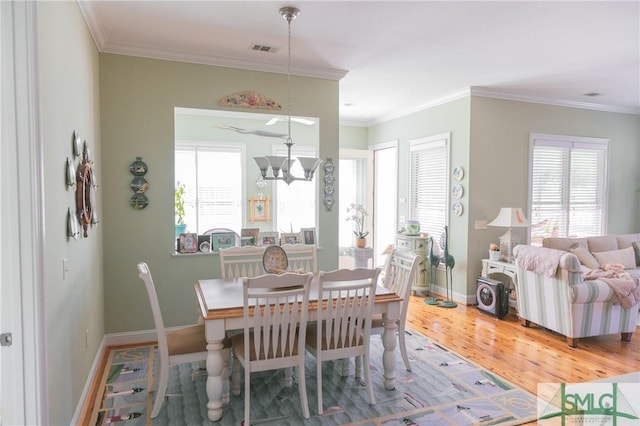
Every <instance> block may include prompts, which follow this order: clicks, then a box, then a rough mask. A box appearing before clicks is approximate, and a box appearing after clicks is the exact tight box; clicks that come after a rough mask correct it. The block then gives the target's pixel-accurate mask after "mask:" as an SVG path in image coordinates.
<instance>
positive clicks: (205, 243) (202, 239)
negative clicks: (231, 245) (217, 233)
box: [198, 235, 211, 253]
mask: <svg viewBox="0 0 640 426" xmlns="http://www.w3.org/2000/svg"><path fill="white" fill-rule="evenodd" d="M198 250H199V251H200V252H201V253H209V252H210V251H211V235H198Z"/></svg>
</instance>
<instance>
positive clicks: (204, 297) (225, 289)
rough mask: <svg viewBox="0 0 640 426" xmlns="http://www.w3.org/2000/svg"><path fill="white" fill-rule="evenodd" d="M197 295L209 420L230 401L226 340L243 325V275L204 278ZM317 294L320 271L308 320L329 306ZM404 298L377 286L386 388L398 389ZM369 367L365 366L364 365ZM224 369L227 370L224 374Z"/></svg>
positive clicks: (219, 415) (376, 305)
mask: <svg viewBox="0 0 640 426" xmlns="http://www.w3.org/2000/svg"><path fill="white" fill-rule="evenodd" d="M195 291H196V297H197V299H198V304H199V306H200V311H201V314H202V318H203V319H204V324H205V335H206V340H207V351H208V352H209V354H208V356H207V384H206V389H207V398H208V403H207V414H208V417H209V420H211V421H218V420H220V419H221V418H222V407H223V404H225V403H228V402H229V375H228V372H229V370H228V368H229V365H228V360H229V356H228V354H229V352H228V349H225V348H224V343H223V340H224V338H225V335H226V333H227V332H228V331H232V330H242V329H243V327H244V314H243V304H244V302H243V295H242V278H231V279H202V280H199V281H198V283H197V284H195ZM322 299H323V298H319V297H318V278H317V275H316V276H315V277H314V278H313V280H312V282H311V289H310V290H309V315H308V320H309V321H315V320H316V319H317V314H318V310H319V309H324V308H325V307H326V300H325V301H324V303H323V300H322ZM401 302H402V298H401V297H400V296H398V295H397V294H395V293H394V292H392V291H391V290H389V289H386V288H384V287H382V286H380V285H378V286H377V288H376V295H375V303H374V307H373V312H374V314H382V315H383V318H384V319H385V329H384V333H383V335H382V344H383V346H384V351H383V353H382V365H383V366H384V373H383V381H384V387H385V389H387V390H393V389H395V372H394V366H395V348H396V332H397V329H398V326H397V324H396V320H397V319H398V318H399V316H400V303H401ZM365 368H366V366H365ZM223 371H224V374H223Z"/></svg>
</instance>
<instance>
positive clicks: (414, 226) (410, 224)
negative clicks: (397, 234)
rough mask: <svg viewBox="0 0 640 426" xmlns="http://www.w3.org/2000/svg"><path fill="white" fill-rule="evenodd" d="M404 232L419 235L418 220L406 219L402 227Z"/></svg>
mask: <svg viewBox="0 0 640 426" xmlns="http://www.w3.org/2000/svg"><path fill="white" fill-rule="evenodd" d="M404 232H405V234H407V235H419V234H420V222H418V221H417V220H408V221H407V224H406V225H405V227H404Z"/></svg>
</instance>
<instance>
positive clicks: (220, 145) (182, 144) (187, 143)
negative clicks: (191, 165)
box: [174, 140, 247, 233]
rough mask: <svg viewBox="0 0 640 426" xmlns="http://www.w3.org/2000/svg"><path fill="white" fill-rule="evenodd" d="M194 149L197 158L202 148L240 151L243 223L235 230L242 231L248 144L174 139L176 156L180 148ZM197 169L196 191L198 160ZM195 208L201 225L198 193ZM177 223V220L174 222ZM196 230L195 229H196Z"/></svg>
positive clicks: (214, 150)
mask: <svg viewBox="0 0 640 426" xmlns="http://www.w3.org/2000/svg"><path fill="white" fill-rule="evenodd" d="M181 148H182V150H184V151H187V150H193V151H195V155H196V157H195V158H196V160H197V155H198V150H199V149H202V150H207V151H209V152H211V151H213V152H223V151H224V152H234V153H239V154H240V164H241V170H240V171H239V175H240V179H241V182H240V187H241V191H240V192H241V193H240V211H241V216H242V217H241V223H240V229H238V230H237V231H235V230H234V231H235V232H238V233H240V230H241V228H242V227H243V226H244V224H245V223H246V220H247V205H246V204H247V203H246V199H247V196H246V180H247V161H246V151H247V148H246V145H245V144H244V143H230V142H218V141H203V140H196V141H194V140H176V141H174V156H175V152H176V151H179V150H181ZM195 167H196V170H195V176H196V191H197V188H198V183H197V180H198V170H197V167H198V165H197V161H196V164H195ZM175 169H176V164H175V161H174V183H175V182H176V172H175ZM195 208H196V224H197V225H198V226H199V224H198V222H199V219H198V214H197V209H198V199H197V195H196V200H195ZM174 223H175V222H174ZM198 226H196V227H195V229H198ZM200 231H201V232H205V231H207V230H206V229H204V230H199V231H198V232H199V233H201V232H200ZM194 232H195V231H194Z"/></svg>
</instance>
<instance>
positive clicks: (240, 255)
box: [218, 246, 265, 278]
mask: <svg viewBox="0 0 640 426" xmlns="http://www.w3.org/2000/svg"><path fill="white" fill-rule="evenodd" d="M264 249H265V248H264V247H255V246H245V247H230V248H226V249H221V250H220V251H219V252H218V255H219V256H220V273H221V275H222V278H240V277H256V276H258V275H262V274H264V272H265V271H264V267H263V266H262V256H263V255H264Z"/></svg>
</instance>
